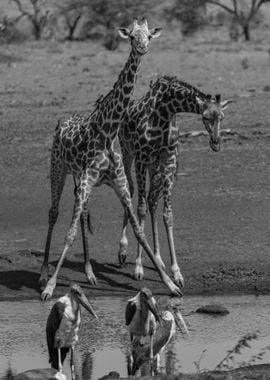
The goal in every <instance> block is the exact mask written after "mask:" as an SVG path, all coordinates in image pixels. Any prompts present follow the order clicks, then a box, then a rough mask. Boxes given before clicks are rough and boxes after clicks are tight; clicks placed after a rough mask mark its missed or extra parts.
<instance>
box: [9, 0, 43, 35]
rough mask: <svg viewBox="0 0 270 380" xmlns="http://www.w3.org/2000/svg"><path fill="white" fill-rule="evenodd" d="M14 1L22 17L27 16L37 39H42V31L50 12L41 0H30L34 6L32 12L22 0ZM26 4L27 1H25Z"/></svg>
mask: <svg viewBox="0 0 270 380" xmlns="http://www.w3.org/2000/svg"><path fill="white" fill-rule="evenodd" d="M11 1H13V2H14V3H15V4H16V5H17V7H18V10H19V11H20V13H21V17H27V18H28V20H29V21H30V22H31V24H32V26H33V31H34V36H35V38H36V39H37V40H39V39H40V37H41V34H42V31H43V29H44V27H45V25H46V24H47V21H48V17H49V12H48V11H47V10H45V8H44V7H43V6H42V1H41V0H29V2H30V4H31V6H32V12H30V11H29V10H28V7H26V6H25V5H23V4H22V2H21V0H11ZM24 4H25V3H24Z"/></svg>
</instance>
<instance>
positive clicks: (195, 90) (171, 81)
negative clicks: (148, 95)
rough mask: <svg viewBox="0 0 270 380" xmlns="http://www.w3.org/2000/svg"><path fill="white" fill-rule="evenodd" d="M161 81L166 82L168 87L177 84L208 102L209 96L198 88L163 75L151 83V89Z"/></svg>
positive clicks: (174, 77)
mask: <svg viewBox="0 0 270 380" xmlns="http://www.w3.org/2000/svg"><path fill="white" fill-rule="evenodd" d="M161 81H166V82H167V85H168V86H171V85H172V84H174V83H177V84H178V85H180V86H182V87H185V88H186V89H187V90H189V91H190V92H191V93H190V95H191V96H198V97H199V98H201V100H206V98H207V95H206V94H205V93H203V92H202V91H200V90H199V89H198V88H197V87H195V86H193V85H191V84H190V83H187V82H184V81H182V80H180V79H178V78H177V77H176V76H169V75H163V76H161V77H159V78H158V79H157V80H156V81H155V82H153V81H151V82H150V88H152V87H153V86H154V85H155V84H157V83H158V82H161Z"/></svg>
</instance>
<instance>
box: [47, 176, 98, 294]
mask: <svg viewBox="0 0 270 380" xmlns="http://www.w3.org/2000/svg"><path fill="white" fill-rule="evenodd" d="M98 173H99V172H98V170H94V169H92V170H90V169H88V170H87V171H86V172H85V173H83V175H82V176H81V179H80V183H79V186H78V190H77V193H76V198H75V204H74V209H73V215H72V221H71V225H70V227H69V230H68V232H67V235H66V238H65V244H64V249H63V252H62V254H61V256H60V259H59V260H58V263H57V266H56V269H55V271H54V273H53V275H52V277H51V278H50V280H49V281H48V283H47V285H46V287H45V289H44V290H43V292H42V293H41V299H42V300H43V301H45V300H48V299H50V298H51V296H52V294H53V291H54V289H55V286H56V279H57V275H58V273H59V270H60V268H61V266H62V264H63V261H64V259H65V256H66V253H67V251H68V249H69V247H71V246H72V244H73V242H74V240H75V237H76V235H77V231H78V223H79V219H80V217H81V214H82V211H83V208H84V206H85V205H87V201H88V198H89V196H90V193H91V190H92V187H93V186H94V184H95V183H96V181H97V178H98Z"/></svg>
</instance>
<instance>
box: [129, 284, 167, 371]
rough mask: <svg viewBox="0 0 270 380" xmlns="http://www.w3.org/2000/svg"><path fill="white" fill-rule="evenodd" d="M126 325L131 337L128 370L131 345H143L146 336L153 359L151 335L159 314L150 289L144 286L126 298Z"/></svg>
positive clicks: (158, 319)
mask: <svg viewBox="0 0 270 380" xmlns="http://www.w3.org/2000/svg"><path fill="white" fill-rule="evenodd" d="M125 317H126V325H127V327H128V330H129V333H130V339H131V356H130V361H131V363H129V368H128V371H130V369H131V367H132V363H133V358H132V351H133V346H134V345H135V346H136V345H137V344H139V345H140V346H143V345H144V344H145V343H146V338H147V337H149V338H150V360H152V359H153V357H154V356H153V336H154V334H155V331H156V321H159V322H160V314H159V311H158V308H157V304H156V300H155V298H154V297H153V294H152V292H151V290H150V289H148V288H146V287H144V288H142V289H141V290H140V291H139V293H138V294H137V295H136V296H135V297H133V298H131V299H129V300H128V303H127V306H126V313H125Z"/></svg>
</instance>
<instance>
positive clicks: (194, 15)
mask: <svg viewBox="0 0 270 380" xmlns="http://www.w3.org/2000/svg"><path fill="white" fill-rule="evenodd" d="M164 12H165V17H166V18H167V20H168V21H171V20H172V19H176V20H178V21H180V22H181V31H182V34H183V35H185V36H187V35H192V34H194V33H195V32H196V31H197V30H198V29H199V28H200V27H201V26H202V25H203V24H204V22H205V2H204V1H202V0H174V3H173V4H172V5H171V6H169V7H166V8H165V10H164Z"/></svg>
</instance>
